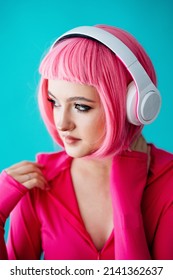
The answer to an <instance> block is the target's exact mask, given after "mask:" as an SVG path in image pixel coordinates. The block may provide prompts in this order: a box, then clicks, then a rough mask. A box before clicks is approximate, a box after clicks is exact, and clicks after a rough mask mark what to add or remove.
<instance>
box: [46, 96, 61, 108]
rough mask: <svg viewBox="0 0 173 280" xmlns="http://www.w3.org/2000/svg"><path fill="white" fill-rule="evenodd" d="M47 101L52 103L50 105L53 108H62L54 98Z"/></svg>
mask: <svg viewBox="0 0 173 280" xmlns="http://www.w3.org/2000/svg"><path fill="white" fill-rule="evenodd" d="M47 100H48V101H49V102H50V103H52V106H53V107H56V108H57V107H60V104H59V103H58V102H57V101H55V100H54V99H52V98H49V97H48V98H47Z"/></svg>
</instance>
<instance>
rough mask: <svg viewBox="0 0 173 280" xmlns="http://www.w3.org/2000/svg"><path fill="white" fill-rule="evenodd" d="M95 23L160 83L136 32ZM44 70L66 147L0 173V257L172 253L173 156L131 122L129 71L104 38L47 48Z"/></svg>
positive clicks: (55, 132)
mask: <svg viewBox="0 0 173 280" xmlns="http://www.w3.org/2000/svg"><path fill="white" fill-rule="evenodd" d="M95 28H97V29H98V32H99V30H104V31H107V32H109V33H111V34H112V35H113V36H114V37H115V38H119V39H120V40H121V41H122V42H123V43H124V44H125V45H126V46H127V47H128V48H129V49H130V50H131V51H132V52H133V54H134V55H135V56H136V58H137V60H138V61H139V63H140V64H141V65H142V66H143V68H144V69H145V71H146V72H147V74H148V76H149V77H150V79H151V81H152V82H153V84H156V75H155V71H154V68H153V65H152V63H151V61H150V59H149V57H148V56H147V54H146V53H145V51H144V50H143V48H142V47H141V46H140V45H139V43H138V42H137V41H136V40H135V39H134V38H133V37H132V36H131V35H130V34H128V33H127V32H125V31H123V30H120V29H118V28H115V27H110V26H103V25H98V26H97V27H95ZM96 33H97V32H96ZM40 73H41V81H40V89H39V106H40V110H41V114H42V117H43V120H44V121H45V124H46V126H47V128H48V131H49V132H50V134H51V135H52V137H53V139H54V140H55V141H56V143H58V144H59V145H60V146H61V147H63V150H62V151H61V152H54V153H45V154H38V155H37V160H36V162H27V161H24V162H21V163H17V164H15V165H13V166H11V167H9V168H7V169H6V170H4V171H3V172H2V173H1V175H0V258H1V259H39V258H40V256H41V254H43V256H44V259H47V260H48V259H49V260H50V259H56V260H58V259H62V260H64V259H68V260H70V259H71V260H75V259H78V260H83V259H86V260H87V259H88V260H91V259H125V260H128V259H129V260H130V259H173V188H172V185H173V155H172V154H170V153H167V152H166V151H163V150H160V149H158V148H156V147H155V146H154V145H153V144H147V143H146V141H145V140H144V138H143V137H142V136H141V131H142V128H143V123H141V122H140V121H139V123H138V121H137V123H135V124H134V123H131V121H129V117H128V114H127V109H126V106H127V105H126V104H127V91H128V88H129V85H131V82H132V81H133V76H132V75H131V72H130V71H129V69H127V67H125V65H124V63H123V61H122V60H121V59H120V57H119V56H118V55H116V54H115V53H114V52H113V51H112V50H110V48H109V47H107V46H105V45H104V44H102V43H101V42H99V41H98V40H95V39H93V38H88V36H79V34H73V35H72V36H67V37H63V38H61V39H60V40H57V42H56V43H55V44H54V45H53V46H52V47H51V48H50V50H49V52H48V53H47V55H46V56H45V57H44V59H43V61H42V63H41V65H40ZM140 79H141V81H144V79H145V75H144V76H142V75H141V76H140ZM133 85H134V83H133ZM136 92H137V90H136V89H135V94H137V93H136ZM137 98H138V99H139V96H138V97H137ZM150 107H151V106H150ZM143 111H145V110H143ZM147 112H148V111H147ZM144 123H145V122H144ZM10 213H11V215H10V232H9V238H8V242H7V244H5V242H4V236H3V235H4V223H5V221H6V219H7V217H8V216H9V214H10Z"/></svg>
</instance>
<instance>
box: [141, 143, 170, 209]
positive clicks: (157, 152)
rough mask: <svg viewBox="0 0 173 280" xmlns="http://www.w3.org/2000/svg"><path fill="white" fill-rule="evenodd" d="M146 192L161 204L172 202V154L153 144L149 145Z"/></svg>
mask: <svg viewBox="0 0 173 280" xmlns="http://www.w3.org/2000/svg"><path fill="white" fill-rule="evenodd" d="M146 194H148V195H149V196H150V198H151V199H152V201H158V202H159V201H160V203H162V204H163V205H164V204H165V203H168V204H169V203H172V202H173V154H172V153H169V152H167V151H164V150H162V149H159V148H157V147H155V146H154V145H151V164H150V169H149V174H148V180H147V188H146ZM152 201H151V203H152Z"/></svg>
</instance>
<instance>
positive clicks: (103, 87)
mask: <svg viewBox="0 0 173 280" xmlns="http://www.w3.org/2000/svg"><path fill="white" fill-rule="evenodd" d="M96 26H97V27H98V28H101V29H104V30H106V31H108V32H110V33H112V34H113V35H115V36H116V37H117V38H119V39H120V40H121V41H122V42H124V43H125V44H126V45H127V47H128V48H129V49H131V51H132V52H133V53H134V54H135V56H136V57H137V58H138V60H139V62H140V63H141V64H142V65H143V67H144V69H145V70H146V72H147V73H148V75H149V77H150V78H151V80H152V82H153V83H154V84H155V85H156V74H155V70H154V67H153V65H152V62H151V60H150V58H149V57H148V55H147V54H146V52H145V51H144V49H143V48H142V46H141V45H140V44H139V43H138V42H137V41H136V39H135V38H134V37H133V36H132V35H130V34H129V33H127V32H126V31H124V30H121V29H119V28H115V27H111V26H106V25H96ZM39 70H40V73H41V80H40V85H39V94H38V102H39V108H40V112H41V115H42V118H43V120H44V122H45V125H46V127H47V129H48V131H49V133H50V135H51V136H52V137H53V139H54V141H55V142H56V143H57V144H58V145H60V146H61V147H63V143H62V141H61V139H60V137H59V135H58V132H57V129H56V127H55V124H54V119H53V109H52V106H51V104H50V103H49V102H48V101H47V98H48V79H59V80H66V81H70V82H75V83H80V84H86V85H90V86H93V87H95V88H96V90H97V92H98V94H99V97H100V100H101V104H102V106H103V110H104V117H105V131H106V132H105V135H104V139H103V143H102V145H101V146H100V148H99V149H98V150H97V151H94V152H93V153H92V154H91V155H90V156H91V157H95V158H96V157H97V158H103V157H107V156H113V155H116V154H118V153H121V152H122V151H124V150H126V149H128V148H129V146H130V145H131V143H132V142H133V141H134V139H135V137H137V136H138V135H139V134H140V132H141V130H142V128H143V126H142V125H141V126H135V125H133V124H130V123H129V122H128V120H127V116H126V93H127V87H128V84H129V83H130V82H131V81H132V80H133V79H132V77H131V75H130V73H129V72H128V70H127V69H126V68H125V66H124V65H123V63H122V62H121V61H120V59H118V57H117V56H116V55H115V54H114V53H113V52H112V51H111V50H109V49H108V48H107V47H106V46H104V45H103V44H102V43H99V42H97V41H96V40H92V39H88V38H81V37H80V38H79V37H74V38H68V39H64V40H62V41H60V42H59V43H57V44H56V46H55V47H54V48H51V49H50V50H49V51H48V53H47V55H46V56H45V57H44V58H43V60H42V62H41V65H40V69H39Z"/></svg>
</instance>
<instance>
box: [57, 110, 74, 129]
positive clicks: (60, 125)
mask: <svg viewBox="0 0 173 280" xmlns="http://www.w3.org/2000/svg"><path fill="white" fill-rule="evenodd" d="M55 123H56V128H57V130H59V131H72V130H73V129H74V128H75V124H74V122H73V120H72V117H71V116H70V114H69V113H68V112H61V114H58V116H56V118H55Z"/></svg>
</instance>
